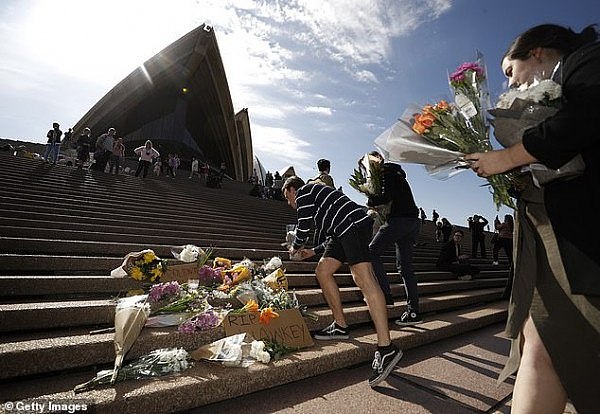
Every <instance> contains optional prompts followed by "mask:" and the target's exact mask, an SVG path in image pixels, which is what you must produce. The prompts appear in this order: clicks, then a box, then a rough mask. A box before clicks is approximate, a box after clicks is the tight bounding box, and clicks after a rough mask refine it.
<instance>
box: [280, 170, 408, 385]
mask: <svg viewBox="0 0 600 414" xmlns="http://www.w3.org/2000/svg"><path fill="white" fill-rule="evenodd" d="M282 190H283V196H284V197H285V198H286V200H287V202H288V204H289V205H290V206H291V207H292V208H294V209H296V210H297V211H298V223H297V226H296V238H295V240H294V243H293V245H292V247H290V255H291V257H292V258H298V259H300V260H303V259H306V258H309V257H312V256H314V255H315V254H316V253H320V252H321V251H323V252H324V253H323V257H322V258H321V260H319V263H318V264H317V268H316V276H317V280H318V282H319V285H320V286H321V289H322V291H323V295H324V296H325V299H326V301H327V304H328V305H329V307H330V308H331V311H332V314H333V319H334V320H333V323H332V324H331V325H329V326H328V327H326V328H325V329H323V330H322V331H320V332H319V333H317V334H316V335H315V339H322V340H332V339H348V338H349V335H348V324H347V323H346V319H345V318H344V312H343V309H342V302H341V299H340V289H339V287H338V285H337V283H336V282H335V279H334V276H333V274H334V273H335V271H336V270H338V269H339V268H340V266H341V265H342V263H343V262H348V265H349V266H350V272H351V273H352V277H353V279H354V282H355V283H356V285H357V286H358V287H359V288H360V290H361V291H362V292H363V295H364V296H365V298H366V301H367V304H368V306H369V313H370V314H371V319H373V323H374V324H375V330H376V331H377V342H378V349H377V351H376V352H375V359H374V361H373V374H372V375H371V377H370V379H369V384H370V385H371V386H372V387H374V386H376V385H378V384H379V383H381V382H382V381H384V380H385V378H387V376H388V375H389V373H390V372H391V371H392V369H393V368H394V366H395V365H396V364H397V363H398V361H399V360H400V358H402V351H401V350H400V349H398V347H397V346H396V345H394V344H392V343H391V340H390V331H389V328H388V321H387V309H386V307H385V298H384V296H383V293H382V291H381V288H380V287H379V284H378V283H377V280H376V279H375V277H374V276H373V268H372V267H371V261H370V253H369V241H370V240H371V235H372V225H373V222H372V220H371V218H369V217H368V216H367V214H366V212H365V210H364V209H363V208H362V207H361V206H359V205H358V204H356V203H355V202H353V201H351V200H350V199H349V198H348V197H346V196H345V195H344V194H343V193H342V192H340V191H337V190H335V189H333V188H330V187H327V186H323V185H319V184H306V185H305V184H304V181H302V179H301V178H298V177H290V178H288V179H287V180H286V181H285V183H284V185H283V188H282ZM311 223H314V225H315V236H316V237H315V240H316V241H317V243H318V245H317V246H316V247H315V248H313V249H306V248H304V245H305V243H306V242H307V240H308V236H309V232H310V228H311Z"/></svg>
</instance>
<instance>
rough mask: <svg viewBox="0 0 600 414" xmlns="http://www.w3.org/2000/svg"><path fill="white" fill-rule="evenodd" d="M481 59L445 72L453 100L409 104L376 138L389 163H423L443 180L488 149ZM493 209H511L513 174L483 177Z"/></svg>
mask: <svg viewBox="0 0 600 414" xmlns="http://www.w3.org/2000/svg"><path fill="white" fill-rule="evenodd" d="M485 73H486V71H485V65H484V63H483V57H481V56H479V59H478V60H477V62H468V63H463V64H462V65H460V66H459V67H458V68H457V69H456V71H454V72H453V73H452V74H451V75H449V84H450V86H451V88H452V92H453V95H454V102H452V103H448V102H446V101H443V100H442V101H439V102H437V103H436V104H434V105H425V106H423V107H422V108H419V109H415V108H409V109H408V110H407V111H405V112H404V114H403V115H402V117H401V119H400V120H399V121H398V122H397V123H395V124H394V125H393V126H392V127H390V128H389V129H388V130H386V131H384V133H383V134H381V135H380V136H379V137H377V138H376V139H375V145H376V146H377V147H378V148H380V149H381V151H382V153H383V154H384V156H385V158H386V159H388V160H390V161H396V162H407V163H415V164H423V165H425V167H426V169H427V171H428V172H429V173H430V174H431V175H433V176H434V177H436V178H441V179H446V178H449V177H451V176H453V175H454V174H456V173H458V172H460V171H461V170H462V169H466V168H468V167H469V162H468V161H466V160H465V159H464V155H465V154H469V153H473V152H486V151H490V150H492V145H491V143H490V140H489V128H488V125H487V121H486V117H485V110H486V109H487V108H488V106H489V104H488V101H489V94H488V92H487V81H486V76H485ZM487 180H488V185H489V186H490V188H491V193H492V196H493V200H494V203H495V204H496V207H498V208H499V207H500V205H502V204H504V205H506V206H508V207H511V208H514V207H515V205H514V202H513V200H512V198H511V196H510V194H509V190H511V188H513V187H514V186H515V185H516V184H517V181H516V175H515V173H513V172H510V173H506V174H497V175H494V176H491V177H489V178H487Z"/></svg>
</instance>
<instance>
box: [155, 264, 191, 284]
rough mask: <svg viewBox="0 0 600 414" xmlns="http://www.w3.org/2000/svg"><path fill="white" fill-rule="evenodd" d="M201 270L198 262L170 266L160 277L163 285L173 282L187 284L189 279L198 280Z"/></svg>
mask: <svg viewBox="0 0 600 414" xmlns="http://www.w3.org/2000/svg"><path fill="white" fill-rule="evenodd" d="M199 269H200V267H199V266H198V264H197V263H196V262H192V263H183V264H175V265H169V267H167V271H166V272H165V273H164V274H163V275H162V276H161V277H160V281H161V283H162V282H172V281H177V282H179V283H187V281H188V280H189V279H198V271H199Z"/></svg>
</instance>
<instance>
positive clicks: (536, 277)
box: [499, 183, 600, 414]
mask: <svg viewBox="0 0 600 414" xmlns="http://www.w3.org/2000/svg"><path fill="white" fill-rule="evenodd" d="M515 222H516V225H515V238H514V247H515V248H514V265H515V277H514V283H513V287H512V294H511V299H510V303H509V310H508V321H507V324H506V331H505V333H506V335H507V336H508V338H510V339H511V350H510V356H509V359H508V361H507V363H506V366H505V368H504V370H503V371H502V372H501V373H500V377H499V381H504V380H505V379H506V378H507V377H508V376H509V375H511V374H513V373H514V372H515V371H516V370H517V369H518V367H519V363H520V360H521V332H522V329H523V325H524V323H525V320H526V319H527V316H528V315H531V319H532V321H533V323H534V324H535V327H536V329H537V331H538V333H539V335H540V337H541V339H542V341H543V343H544V345H545V347H546V349H547V350H548V353H549V354H550V357H551V359H552V363H553V365H554V369H555V370H556V372H557V374H558V376H559V378H560V380H561V382H562V385H563V387H564V388H565V390H566V391H567V395H568V397H569V399H570V400H571V402H572V403H573V405H574V406H575V408H576V409H577V411H578V412H579V413H580V414H586V413H598V412H600V297H599V296H586V295H576V294H572V293H571V289H570V287H569V282H568V280H567V276H566V273H565V270H564V267H563V263H562V260H561V257H560V253H559V250H558V244H557V242H556V237H555V235H554V230H553V229H552V225H551V224H550V221H549V219H548V215H547V213H546V209H545V207H544V193H543V189H540V188H537V187H535V186H534V185H533V184H532V183H530V184H529V185H528V187H527V188H526V190H525V191H523V193H522V197H521V199H520V200H519V203H518V207H517V214H516V221H515ZM598 237H600V235H598Z"/></svg>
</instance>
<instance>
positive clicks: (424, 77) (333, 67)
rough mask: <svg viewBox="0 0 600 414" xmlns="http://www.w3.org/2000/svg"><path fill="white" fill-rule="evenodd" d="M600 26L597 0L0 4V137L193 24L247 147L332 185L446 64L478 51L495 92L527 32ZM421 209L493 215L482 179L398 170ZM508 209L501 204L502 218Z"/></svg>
mask: <svg viewBox="0 0 600 414" xmlns="http://www.w3.org/2000/svg"><path fill="white" fill-rule="evenodd" d="M599 21H600V2H599V1H598V0H573V1H569V2H566V1H564V0H543V1H542V0H527V1H523V0H520V1H516V0H505V1H502V2H498V1H491V0H454V1H453V0H396V1H393V0H389V1H367V0H334V1H327V2H324V1H322V0H304V1H303V0H295V1H283V0H282V1H254V0H237V1H233V0H207V1H204V0H197V1H194V0H177V1H174V0H169V1H167V0H163V1H159V0H127V1H123V0H53V1H43V0H39V1H36V0H2V2H1V5H0V56H1V59H0V136H2V137H7V138H15V139H25V140H30V141H37V142H45V138H44V137H45V133H46V131H47V130H48V128H49V126H50V125H51V123H52V122H53V121H55V120H56V121H58V122H60V123H61V126H63V128H64V129H66V128H67V127H69V126H72V125H73V124H74V123H75V122H76V121H77V120H78V119H79V118H80V117H81V116H82V115H83V114H84V113H85V112H86V111H87V110H88V109H89V108H90V107H91V106H92V105H93V104H94V103H95V102H97V101H98V100H99V99H100V98H101V97H102V96H103V95H104V94H105V93H106V92H107V91H108V90H110V89H111V88H112V86H114V85H115V84H116V83H117V82H119V81H120V80H121V79H122V78H123V77H125V76H126V75H127V74H129V73H130V72H131V71H132V70H134V69H135V68H136V67H137V66H139V65H140V64H141V63H142V62H143V61H145V60H146V59H148V58H150V57H151V56H153V55H154V54H155V53H157V52H158V51H159V50H161V49H162V48H163V47H165V46H167V45H168V44H170V43H171V42H173V41H174V40H176V39H177V38H179V37H181V36H182V35H184V34H185V33H187V32H188V31H190V30H192V29H194V28H195V27H197V26H198V25H200V24H202V23H204V22H206V23H207V24H209V25H211V26H213V27H214V29H215V32H216V35H217V40H218V43H219V48H220V51H221V55H222V58H223V63H224V66H225V72H226V74H227V79H228V82H229V87H230V90H231V96H232V100H233V104H234V108H235V109H236V111H237V110H239V109H242V108H246V107H247V108H248V111H249V114H250V121H251V128H252V136H253V145H254V152H255V154H256V155H257V156H258V157H259V158H260V159H261V161H262V162H263V164H264V165H265V167H266V168H267V169H269V170H271V171H274V170H277V169H281V168H283V167H285V166H287V165H294V166H295V167H296V171H297V173H298V174H299V175H300V176H302V177H304V178H308V177H310V176H313V175H315V174H316V166H315V163H316V160H317V159H319V158H328V159H330V160H331V161H332V175H333V177H334V179H335V182H336V185H337V186H340V185H342V186H343V188H344V191H345V192H346V193H347V194H348V195H350V196H351V197H352V198H353V199H354V200H356V201H358V202H364V198H363V197H362V196H361V195H359V194H358V193H356V192H355V191H354V190H353V189H352V188H350V187H349V185H348V184H347V180H348V176H349V174H350V173H351V171H352V169H353V168H354V166H355V165H356V160H357V159H358V158H359V157H360V156H361V155H363V154H364V153H365V152H367V151H370V150H372V149H373V140H374V139H375V138H376V137H377V136H378V135H379V134H380V133H381V132H382V131H383V130H385V129H386V128H387V127H389V126H390V125H391V124H393V123H394V121H395V120H396V119H397V118H398V116H399V115H400V114H401V113H402V112H403V110H404V109H405V108H406V107H407V106H408V105H409V104H412V103H417V104H424V103H427V102H433V101H437V100H439V99H440V98H447V97H448V86H447V81H446V73H447V71H452V70H453V69H454V68H455V67H456V66H458V65H459V64H460V63H462V62H464V61H469V60H472V59H473V56H474V53H475V49H479V50H480V51H482V52H483V54H484V55H485V58H486V62H487V65H488V74H489V86H490V90H491V92H492V96H497V95H498V94H499V93H501V92H502V90H503V87H504V79H503V77H502V73H501V71H500V68H499V61H500V58H501V56H502V54H503V52H504V51H505V49H506V47H507V46H508V44H509V43H510V41H511V40H512V39H513V38H514V37H515V36H516V35H517V34H519V33H520V32H522V31H523V30H525V29H527V28H528V27H530V26H533V25H536V24H541V23H547V22H553V23H559V24H564V25H569V26H571V27H572V28H573V29H575V30H578V31H579V30H581V29H582V28H583V27H584V26H586V25H588V24H591V23H596V22H599ZM404 167H405V169H406V171H407V173H408V179H409V182H410V184H411V186H412V189H413V192H414V195H415V199H416V201H417V204H418V205H420V206H422V207H423V208H424V209H425V210H426V212H427V214H428V215H429V216H431V210H432V208H436V209H437V210H438V212H439V213H440V214H441V215H442V216H443V217H448V218H449V219H450V220H451V221H452V222H454V223H457V224H462V225H464V224H465V219H466V217H467V216H468V215H472V214H474V213H480V214H483V215H484V216H486V217H487V218H488V219H490V220H491V219H493V217H494V216H495V214H496V210H495V208H494V206H493V203H492V201H491V196H490V195H489V194H488V190H487V189H486V188H483V187H481V185H482V184H484V183H485V182H484V181H483V180H481V179H479V178H477V177H476V176H475V175H474V174H472V173H471V172H469V171H466V172H463V173H461V174H459V175H457V176H455V177H453V178H451V179H449V180H446V181H438V180H436V179H434V178H431V177H429V176H428V175H427V174H426V172H425V171H424V169H423V168H422V167H421V166H413V165H404ZM506 212H508V210H501V212H500V214H504V213H506Z"/></svg>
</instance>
